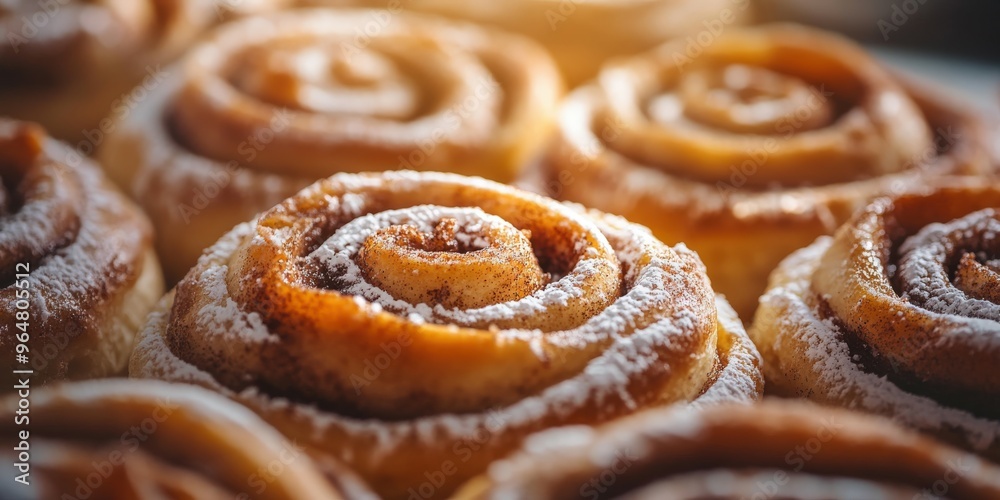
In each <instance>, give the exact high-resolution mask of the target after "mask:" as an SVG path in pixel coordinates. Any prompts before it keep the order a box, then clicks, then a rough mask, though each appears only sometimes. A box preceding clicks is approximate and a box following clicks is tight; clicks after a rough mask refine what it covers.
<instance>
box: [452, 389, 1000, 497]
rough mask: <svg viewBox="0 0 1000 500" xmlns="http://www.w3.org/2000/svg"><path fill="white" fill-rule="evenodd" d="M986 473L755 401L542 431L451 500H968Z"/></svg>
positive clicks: (885, 437)
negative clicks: (759, 499) (539, 499)
mask: <svg viewBox="0 0 1000 500" xmlns="http://www.w3.org/2000/svg"><path fill="white" fill-rule="evenodd" d="M555 457H558V458H559V459H558V460H554V458H555ZM998 478H1000V470H998V469H997V467H996V466H995V465H993V464H989V463H986V462H983V461H982V460H980V459H978V458H977V457H975V456H971V455H968V454H965V453H962V452H959V451H957V450H954V449H951V448H949V447H946V446H942V445H940V444H937V443H934V442H932V441H930V440H928V439H925V438H921V437H919V436H916V435H914V434H912V433H911V432H907V431H904V430H903V429H901V428H899V427H896V426H894V425H891V424H890V423H889V422H886V421H882V420H880V419H874V418H871V417H866V416H863V415H858V414H855V413H851V412H846V411H842V410H826V409H822V410H821V409H819V408H818V407H814V406H811V405H805V404H802V403H790V402H781V403H779V402H766V403H763V404H760V405H755V406H750V407H742V406H741V407H731V406H722V407H717V408H711V409H708V410H704V411H697V412H695V411H691V410H688V409H677V410H666V411H664V410H651V411H648V412H644V413H641V414H639V415H635V416H633V417H629V418H627V419H623V420H622V421H620V422H615V423H612V424H609V425H606V426H603V427H598V428H596V429H592V428H584V427H573V428H565V429H557V430H552V431H548V432H543V433H540V434H538V435H535V436H532V437H531V438H529V440H528V444H527V445H526V446H525V447H524V448H522V449H521V450H520V451H518V452H517V453H516V454H514V455H512V457H511V458H509V459H507V460H505V461H503V462H501V463H499V464H497V465H495V466H493V467H491V468H490V471H489V473H488V474H486V475H484V476H483V477H481V478H479V479H477V480H474V481H472V482H470V483H469V485H468V486H467V487H465V488H464V489H463V490H462V491H460V492H459V494H458V495H456V497H455V498H456V500H472V499H482V500H485V499H501V498H571V497H575V496H582V497H584V498H630V499H650V500H652V499H659V498H677V499H693V498H783V499H800V500H819V499H822V498H899V499H902V498H931V497H934V498H944V497H947V498H955V499H959V498H967V499H975V498H992V497H994V496H996V495H1000V480H998Z"/></svg>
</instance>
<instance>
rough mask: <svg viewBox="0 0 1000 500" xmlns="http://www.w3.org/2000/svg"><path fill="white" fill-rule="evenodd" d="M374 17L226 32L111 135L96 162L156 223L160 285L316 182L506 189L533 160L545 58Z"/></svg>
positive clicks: (453, 28) (477, 33)
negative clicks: (392, 178)
mask: <svg viewBox="0 0 1000 500" xmlns="http://www.w3.org/2000/svg"><path fill="white" fill-rule="evenodd" d="M384 15H388V14H386V13H384V12H381V11H369V10H333V9H315V10H299V11H289V12H285V13H281V14H278V15H274V16H270V17H266V18H252V19H247V20H244V21H241V22H237V23H233V24H230V25H228V26H226V27H224V28H222V29H221V30H220V31H219V32H218V33H217V34H216V35H215V36H214V37H213V38H212V39H210V40H207V41H206V42H205V43H204V44H203V45H201V46H200V47H199V48H198V49H196V50H194V51H193V52H192V53H191V54H190V55H189V57H187V58H186V60H185V61H184V63H183V65H182V66H181V67H179V68H176V70H175V71H174V76H175V78H172V79H171V80H170V82H169V83H166V84H164V85H163V86H162V88H158V89H157V90H156V91H155V92H153V93H151V94H150V97H149V99H148V100H147V101H146V102H144V103H143V105H142V106H141V107H140V109H137V110H136V112H135V113H134V114H133V115H131V116H130V117H129V118H128V119H126V120H125V121H123V122H122V123H120V124H119V127H118V130H117V131H116V133H115V134H114V135H113V136H111V137H109V139H108V141H107V146H106V147H105V148H104V149H103V150H102V152H101V157H102V158H103V159H104V162H105V165H106V166H107V168H108V171H109V172H110V173H111V176H112V177H113V178H114V179H115V180H116V181H117V182H118V183H119V184H120V185H121V186H123V187H125V188H126V189H128V190H130V191H131V193H132V194H133V195H134V196H135V198H136V199H138V200H140V203H141V204H142V205H143V207H144V208H145V209H146V211H147V212H148V213H149V214H150V216H151V217H152V219H153V222H154V224H155V226H156V227H157V230H158V231H159V233H158V248H159V249H160V251H161V253H162V254H163V255H164V256H165V262H164V267H165V268H166V273H167V277H168V281H170V282H174V281H176V280H178V279H180V278H181V277H182V276H183V275H184V273H185V272H187V270H188V269H189V268H190V267H191V266H192V265H194V263H195V261H196V260H197V257H198V255H200V254H201V251H202V250H203V249H204V248H206V247H208V246H209V245H211V244H212V243H213V242H214V241H215V240H216V239H218V238H219V236H221V235H222V234H224V233H225V232H226V231H228V230H229V229H231V228H232V227H233V226H235V225H236V224H238V223H240V222H243V221H245V220H249V219H250V218H251V217H253V216H254V215H256V214H257V213H258V212H260V211H262V210H265V209H267V208H270V207H271V206H273V205H275V204H277V203H278V202H280V201H281V200H283V199H285V198H287V197H288V196H291V195H292V194H294V193H295V192H296V191H298V190H299V189H301V188H303V187H305V186H307V185H309V184H310V183H312V182H313V181H315V180H317V179H319V178H323V177H327V176H329V175H331V174H334V173H337V172H341V171H344V172H360V171H377V170H392V169H418V170H452V169H453V170H459V171H461V173H467V174H475V175H480V176H484V177H488V178H494V179H497V180H501V181H503V180H510V179H511V178H513V177H514V176H515V175H516V173H517V172H518V171H519V169H520V168H521V167H522V166H523V165H524V164H525V162H527V161H528V160H529V159H530V158H532V157H533V156H534V155H536V154H537V153H538V150H539V148H540V147H541V146H542V143H543V141H545V140H546V139H547V138H548V135H547V132H549V131H550V128H551V126H552V123H553V121H554V110H553V108H554V106H555V103H556V101H557V100H558V97H559V95H560V92H561V90H560V89H561V83H560V81H559V77H558V73H557V70H556V69H555V66H554V64H553V63H552V61H551V60H550V59H549V57H548V56H547V55H546V54H545V52H544V50H543V49H542V48H540V47H538V46H537V45H536V44H534V43H532V42H531V41H529V40H527V39H523V38H521V37H517V36H514V35H507V34H504V33H500V32H497V31H491V30H487V29H483V28H478V27H475V26H471V25H466V24H461V23H457V22H449V21H445V20H439V19H433V18H426V17H421V16H419V15H415V14H395V15H393V16H391V17H389V18H388V19H386V18H383V17H382V16H384ZM359 30H361V31H359Z"/></svg>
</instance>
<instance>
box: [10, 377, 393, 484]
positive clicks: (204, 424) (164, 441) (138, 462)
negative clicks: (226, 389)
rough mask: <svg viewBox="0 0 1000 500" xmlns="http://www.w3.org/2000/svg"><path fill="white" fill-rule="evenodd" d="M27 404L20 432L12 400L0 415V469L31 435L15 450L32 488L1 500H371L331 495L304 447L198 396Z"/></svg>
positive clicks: (60, 392)
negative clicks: (0, 436)
mask: <svg viewBox="0 0 1000 500" xmlns="http://www.w3.org/2000/svg"><path fill="white" fill-rule="evenodd" d="M30 400H31V409H30V419H31V420H30V423H29V424H28V425H26V426H24V427H19V426H17V425H15V418H14V417H15V410H16V409H17V407H18V399H17V397H15V396H8V397H7V398H6V399H4V400H3V402H2V405H3V406H2V409H0V417H2V420H3V421H2V423H0V431H2V432H3V436H4V438H3V440H4V441H3V444H4V451H3V452H0V462H3V463H5V464H6V465H7V466H9V467H10V468H11V469H14V467H13V464H14V463H15V462H24V460H23V459H19V458H17V455H16V454H17V453H19V452H18V451H17V449H18V448H17V447H18V446H20V447H21V448H25V445H24V444H19V443H20V441H17V440H14V441H10V439H11V437H12V436H18V432H19V431H21V430H25V429H26V430H28V432H29V433H30V434H29V435H28V439H22V440H21V441H24V442H26V443H27V449H26V450H24V452H25V453H26V456H28V457H29V458H28V460H27V462H28V463H30V470H29V471H27V472H29V473H30V474H29V475H28V476H27V479H26V480H27V481H28V482H29V483H30V484H31V486H30V487H29V486H25V485H21V484H17V483H15V482H13V481H7V482H5V484H4V485H2V486H0V492H3V493H4V494H3V497H4V498H23V499H35V498H37V499H39V500H40V499H48V498H66V497H71V496H72V497H81V498H101V499H103V500H125V499H135V498H141V499H154V498H155V499H177V500H181V499H195V498H197V499H200V500H216V499H217V500H222V499H233V498H246V499H250V498H257V499H274V500H312V499H318V498H322V499H331V500H334V499H341V498H344V499H355V498H357V499H360V498H373V497H372V495H371V494H370V493H368V492H366V491H365V488H364V487H363V486H362V485H361V484H360V483H359V482H358V481H357V479H355V478H352V477H351V476H350V475H349V474H345V475H344V476H342V477H340V478H338V481H337V482H339V483H340V484H344V485H345V487H344V488H342V489H340V488H335V487H334V486H332V485H331V483H330V482H329V481H327V478H326V477H324V475H323V474H322V473H321V472H320V470H319V469H318V468H317V467H316V466H315V465H314V464H313V463H312V461H311V460H310V458H309V456H308V454H307V451H306V450H305V449H303V448H302V447H301V446H299V445H297V444H296V443H294V442H290V441H287V440H286V439H285V438H283V437H282V436H281V434H279V433H278V432H276V431H275V430H274V429H273V428H271V427H270V426H268V425H267V424H265V423H264V422H263V421H261V420H260V419H259V418H258V417H257V416H256V415H254V414H253V413H252V412H250V411H249V410H247V409H246V408H243V407H241V406H239V405H237V404H234V403H232V402H231V401H229V400H227V399H225V398H222V397H220V396H218V395H216V394H214V393H212V392H209V391H205V390H203V389H200V388H197V387H192V386H187V385H175V384H166V383H162V382H156V381H134V380H133V381H129V380H103V381H91V382H79V383H73V384H58V385H53V386H50V387H46V388H45V389H41V390H36V391H34V392H32V394H31V399H30ZM11 450H14V451H11Z"/></svg>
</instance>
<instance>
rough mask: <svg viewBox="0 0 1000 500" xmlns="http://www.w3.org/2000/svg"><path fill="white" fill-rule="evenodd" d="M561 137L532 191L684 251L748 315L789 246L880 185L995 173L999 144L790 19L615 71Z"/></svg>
mask: <svg viewBox="0 0 1000 500" xmlns="http://www.w3.org/2000/svg"><path fill="white" fill-rule="evenodd" d="M560 131H561V134H560V136H559V139H558V140H557V143H556V145H555V146H554V147H553V148H552V151H551V153H550V154H549V156H548V158H547V161H545V162H544V166H543V167H542V168H541V169H540V171H539V172H534V173H533V175H532V176H530V177H529V178H528V179H527V180H526V183H527V184H530V185H533V186H534V189H540V190H544V191H545V192H546V193H548V194H549V195H552V196H555V197H557V198H560V199H566V200H571V201H576V202H579V203H583V204H584V205H587V206H591V207H594V208H597V209H601V210H604V211H608V212H611V213H616V214H619V215H622V216H625V217H626V218H628V219H629V220H632V221H634V222H637V223H640V224H643V225H646V226H648V227H650V228H651V229H652V230H653V232H654V233H655V234H656V235H658V236H659V237H660V238H661V239H663V240H664V241H667V242H675V241H683V242H685V243H687V244H688V245H689V246H690V247H691V248H692V249H693V250H695V251H697V252H698V254H699V255H700V256H701V258H702V260H703V261H704V262H705V265H706V266H707V268H708V273H709V276H710V277H711V278H712V283H713V285H714V286H715V287H716V289H717V290H719V291H720V292H721V293H723V294H724V295H726V297H727V298H728V299H729V300H730V301H731V302H732V303H733V306H734V307H735V308H736V310H737V312H739V313H740V315H741V316H743V317H744V318H749V317H750V316H751V315H752V313H753V311H754V309H755V308H756V306H757V299H758V298H759V296H760V294H761V293H762V292H763V289H764V286H765V284H766V281H767V275H768V273H770V271H771V270H773V269H774V267H775V266H776V265H777V264H778V262H780V260H781V259H782V258H784V257H785V256H787V255H788V254H789V253H791V252H792V251H794V250H796V249H799V248H801V247H803V246H805V245H807V244H809V243H810V242H811V241H813V240H814V239H815V238H816V237H817V236H819V235H821V234H828V233H830V232H832V231H833V230H834V229H836V227H837V226H838V225H839V224H840V223H841V222H843V221H844V220H846V219H847V218H848V217H849V216H850V214H851V213H853V211H854V210H856V209H857V208H860V206H862V205H863V204H864V203H865V202H867V201H869V200H870V199H871V198H873V197H874V196H875V195H877V194H878V193H879V192H881V191H888V190H891V191H900V190H902V189H905V188H906V187H908V186H915V185H925V184H928V183H933V182H934V179H936V178H939V177H941V176H942V175H944V174H985V173H988V172H991V171H992V168H993V166H992V164H991V162H992V161H993V160H994V159H993V158H992V157H991V155H992V154H993V153H992V149H991V142H990V141H991V140H995V137H991V136H990V135H989V131H988V130H987V129H986V127H985V126H984V125H983V123H982V122H981V120H980V119H979V118H977V117H976V116H974V114H973V113H970V112H967V111H964V110H961V109H959V108H957V107H954V106H952V105H950V104H948V103H945V102H943V101H941V100H940V99H938V98H936V96H934V94H933V93H930V92H924V91H919V90H916V89H914V88H912V86H911V85H908V84H906V83H904V82H902V81H900V80H898V79H897V78H895V77H894V76H893V75H892V74H890V73H889V72H888V71H886V70H885V69H884V68H883V67H882V66H881V65H879V64H878V63H877V62H876V61H874V60H873V59H872V58H871V57H870V56H869V55H868V54H866V53H865V52H864V50H863V49H862V48H861V47H859V46H856V45H855V44H853V43H852V42H850V41H848V40H846V39H843V38H840V37H838V36H835V35H832V34H827V33H824V32H821V31H817V30H814V29H809V28H805V27H797V26H793V25H768V26H761V27H755V28H747V29H745V30H741V31H736V30H733V31H727V32H726V33H724V34H722V35H720V36H719V37H717V38H715V39H713V40H712V42H711V43H710V44H707V45H705V46H704V47H702V48H701V49H700V50H698V51H694V52H692V51H691V50H689V49H688V47H686V46H685V44H684V43H681V42H675V43H670V44H666V45H664V46H662V47H660V48H658V49H656V50H654V51H651V52H649V53H646V54H641V55H638V56H635V57H632V58H629V59H625V60H621V61H619V62H615V63H611V64H609V65H607V66H605V68H604V69H603V71H602V72H601V74H600V76H599V77H598V78H597V80H595V81H594V82H593V83H591V84H589V85H586V86H584V87H582V88H580V89H577V90H576V91H574V92H573V93H572V94H571V95H570V96H569V97H568V98H567V101H566V103H565V105H564V107H563V109H562V111H561V115H560Z"/></svg>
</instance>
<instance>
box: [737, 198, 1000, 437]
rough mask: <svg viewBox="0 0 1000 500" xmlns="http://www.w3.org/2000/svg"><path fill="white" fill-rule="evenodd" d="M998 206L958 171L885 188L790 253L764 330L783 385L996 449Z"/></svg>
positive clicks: (761, 324) (759, 332)
mask: <svg viewBox="0 0 1000 500" xmlns="http://www.w3.org/2000/svg"><path fill="white" fill-rule="evenodd" d="M998 203H1000V191H998V190H996V189H995V188H993V187H983V186H980V185H976V184H974V183H971V182H960V181H955V182H950V183H949V184H947V185H945V186H942V187H940V188H939V189H935V190H933V191H931V192H926V193H912V194H905V195H901V196H899V197H896V198H894V199H890V198H882V199H879V200H877V201H875V202H873V203H872V204H871V205H870V206H868V207H867V208H866V209H864V210H863V211H862V212H860V213H859V214H858V215H857V216H856V217H855V218H854V219H853V220H852V221H851V222H850V223H848V224H846V225H845V226H844V227H843V228H841V229H840V230H839V231H838V232H837V234H836V236H835V237H834V238H833V239H829V238H824V239H821V240H818V241H817V242H816V243H815V244H813V245H812V246H810V247H809V248H806V249H804V250H802V251H800V252H797V253H796V254H793V255H792V256H791V257H789V259H788V260H787V261H786V262H785V263H783V264H782V266H781V267H780V268H779V269H778V271H776V274H775V276H774V277H773V278H772V280H773V281H772V288H771V290H770V291H769V292H768V294H767V295H766V296H765V297H764V298H763V299H762V302H761V304H762V306H761V307H762V309H761V311H760V314H759V315H758V317H757V319H756V320H755V323H754V327H753V335H754V337H755V340H757V341H758V344H759V345H760V346H761V348H762V350H763V352H764V354H765V359H773V360H774V362H775V363H776V364H775V365H774V366H773V368H772V369H769V370H767V371H768V376H769V377H773V379H774V384H773V387H775V389H776V390H778V391H781V392H783V393H790V394H800V395H808V396H809V397H811V398H813V399H816V400H819V401H822V402H825V403H831V404H837V405H845V406H857V407H860V408H862V409H864V410H867V411H871V412H874V413H882V414H886V415H889V416H893V417H896V418H898V419H900V420H901V421H903V422H906V423H907V424H909V425H911V426H914V427H917V428H920V429H923V430H925V431H928V432H932V433H936V434H939V435H942V436H943V437H945V438H946V439H949V440H951V441H954V442H956V443H957V444H960V445H962V446H965V447H967V448H972V449H974V450H977V451H980V452H982V453H984V454H986V455H988V456H997V450H998V449H1000V422H998V421H997V419H998V418H1000V406H998V405H997V404H996V401H997V399H998V396H1000V377H998V376H997V375H996V370H995V369H994V367H995V365H996V363H997V362H998V361H1000V342H998V341H997V340H998V339H1000V324H998V321H1000V316H998V315H997V309H998V307H997V304H998V303H997V302H996V299H997V296H996V289H997V287H998V286H1000V276H998V275H997V272H996V270H995V269H996V267H995V266H996V261H995V259H996V256H997V255H998V254H997V250H998V249H997V248H996V241H995V240H996V230H997V229H998V228H1000V224H998V221H997V219H996V212H995V210H994V209H993V208H990V207H996V206H998ZM799 356H801V359H796V358H797V357H799ZM819 359H823V360H824V361H822V362H821V363H820V362H819ZM810 363H812V365H810Z"/></svg>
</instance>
